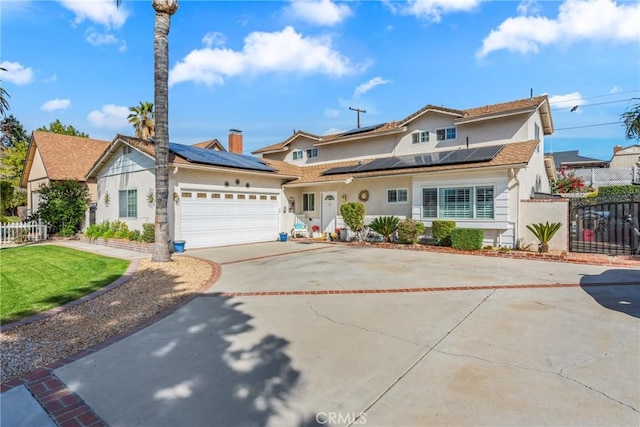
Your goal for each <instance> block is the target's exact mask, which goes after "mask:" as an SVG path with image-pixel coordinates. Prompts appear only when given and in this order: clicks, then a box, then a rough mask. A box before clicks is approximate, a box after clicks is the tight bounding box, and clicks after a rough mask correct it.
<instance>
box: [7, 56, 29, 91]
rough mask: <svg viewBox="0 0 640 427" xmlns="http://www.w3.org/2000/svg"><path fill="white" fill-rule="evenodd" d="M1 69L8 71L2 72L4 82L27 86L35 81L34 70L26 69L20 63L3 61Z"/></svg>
mask: <svg viewBox="0 0 640 427" xmlns="http://www.w3.org/2000/svg"><path fill="white" fill-rule="evenodd" d="M0 67H2V68H4V69H5V70H7V71H2V72H1V73H0V77H1V78H2V80H6V81H9V82H11V83H15V84H17V85H26V84H27V83H31V82H32V81H33V70H32V69H31V68H29V67H25V66H24V65H22V64H20V63H19V62H11V61H2V62H0Z"/></svg>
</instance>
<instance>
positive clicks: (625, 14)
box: [477, 0, 640, 58]
mask: <svg viewBox="0 0 640 427" xmlns="http://www.w3.org/2000/svg"><path fill="white" fill-rule="evenodd" d="M638 22H640V3H628V4H617V3H615V2H614V1H613V0H565V1H564V2H563V3H562V4H561V5H560V7H559V9H558V16H557V18H556V19H550V18H547V17H543V16H530V15H528V16H518V17H515V18H507V19H506V20H505V21H504V22H503V23H502V24H500V25H499V26H498V28H496V29H494V30H492V31H491V33H490V34H489V35H488V36H487V37H485V39H484V40H483V42H482V48H480V50H479V51H478V52H477V56H478V57H479V58H483V57H485V56H487V55H488V54H489V53H491V52H493V51H496V50H501V49H506V50H509V51H514V52H519V53H522V54H526V53H529V52H534V53H535V52H538V49H539V46H540V45H548V44H551V43H565V44H571V43H574V42H578V41H582V40H592V41H600V40H610V41H614V42H621V43H625V42H638V40H640V25H638Z"/></svg>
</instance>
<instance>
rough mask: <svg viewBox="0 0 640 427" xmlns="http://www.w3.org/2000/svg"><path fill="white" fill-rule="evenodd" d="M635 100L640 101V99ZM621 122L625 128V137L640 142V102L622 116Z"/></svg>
mask: <svg viewBox="0 0 640 427" xmlns="http://www.w3.org/2000/svg"><path fill="white" fill-rule="evenodd" d="M633 99H634V100H636V101H640V98H633ZM620 120H621V121H622V123H623V124H624V127H625V137H626V138H627V139H637V140H640V102H638V103H636V104H635V105H632V106H630V107H629V108H627V110H626V111H625V112H624V113H622V115H621V116H620Z"/></svg>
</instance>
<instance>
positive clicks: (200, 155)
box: [169, 143, 275, 172]
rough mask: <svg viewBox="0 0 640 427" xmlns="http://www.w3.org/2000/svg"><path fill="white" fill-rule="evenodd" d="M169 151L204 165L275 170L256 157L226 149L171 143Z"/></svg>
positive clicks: (266, 170)
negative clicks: (218, 149)
mask: <svg viewBox="0 0 640 427" xmlns="http://www.w3.org/2000/svg"><path fill="white" fill-rule="evenodd" d="M169 151H170V152H172V153H173V154H176V155H178V156H180V157H182V158H183V159H185V160H188V161H190V162H193V163H200V164H204V165H212V166H223V167H228V168H238V169H249V170H259V171H265V172H275V169H273V168H272V167H270V166H267V165H266V164H264V162H263V161H262V160H260V159H258V158H256V157H252V156H246V155H242V154H236V153H228V152H226V151H217V150H211V149H208V148H198V147H191V146H188V145H182V144H174V143H169Z"/></svg>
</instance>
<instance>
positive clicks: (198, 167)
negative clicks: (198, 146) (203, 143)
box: [169, 162, 298, 179]
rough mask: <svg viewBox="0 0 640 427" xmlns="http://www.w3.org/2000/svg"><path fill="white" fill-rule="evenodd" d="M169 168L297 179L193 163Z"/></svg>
mask: <svg viewBox="0 0 640 427" xmlns="http://www.w3.org/2000/svg"><path fill="white" fill-rule="evenodd" d="M169 167H172V168H178V170H179V169H181V168H184V169H192V170H208V171H210V170H214V171H219V172H229V171H234V172H236V173H244V174H249V175H260V176H269V177H278V178H282V179H297V178H298V176H297V175H284V174H280V173H278V171H273V172H270V171H260V170H254V169H241V168H227V167H224V166H213V165H203V164H200V163H193V162H189V163H170V164H169Z"/></svg>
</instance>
